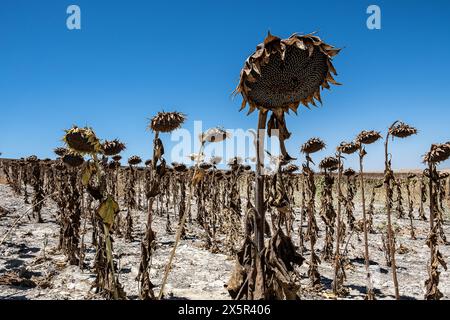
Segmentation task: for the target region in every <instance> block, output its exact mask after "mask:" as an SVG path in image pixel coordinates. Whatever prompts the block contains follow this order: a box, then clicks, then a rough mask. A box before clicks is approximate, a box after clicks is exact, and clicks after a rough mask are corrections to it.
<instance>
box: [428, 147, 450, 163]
mask: <svg viewBox="0 0 450 320" xmlns="http://www.w3.org/2000/svg"><path fill="white" fill-rule="evenodd" d="M448 158H450V143H439V144H432V145H431V148H430V151H429V152H427V154H426V155H425V156H424V162H427V163H435V164H437V163H440V162H444V161H445V160H447V159H448Z"/></svg>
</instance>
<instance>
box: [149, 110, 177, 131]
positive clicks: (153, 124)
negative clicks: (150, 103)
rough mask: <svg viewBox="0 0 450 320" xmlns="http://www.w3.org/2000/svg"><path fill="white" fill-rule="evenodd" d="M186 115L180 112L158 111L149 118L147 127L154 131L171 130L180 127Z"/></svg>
mask: <svg viewBox="0 0 450 320" xmlns="http://www.w3.org/2000/svg"><path fill="white" fill-rule="evenodd" d="M185 120H186V116H185V115H184V114H182V113H180V112H158V114H157V115H156V116H154V117H153V118H152V119H151V120H150V124H149V128H150V129H152V130H153V131H155V132H172V131H173V130H176V129H178V128H180V127H181V125H182V124H183V123H184V121H185Z"/></svg>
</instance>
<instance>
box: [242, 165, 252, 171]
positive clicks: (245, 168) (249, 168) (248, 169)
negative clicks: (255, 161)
mask: <svg viewBox="0 0 450 320" xmlns="http://www.w3.org/2000/svg"><path fill="white" fill-rule="evenodd" d="M251 170H252V167H251V166H250V165H249V164H246V165H244V171H251Z"/></svg>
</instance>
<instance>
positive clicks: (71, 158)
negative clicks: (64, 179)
mask: <svg viewBox="0 0 450 320" xmlns="http://www.w3.org/2000/svg"><path fill="white" fill-rule="evenodd" d="M62 161H63V162H64V163H65V164H67V165H68V166H70V167H72V168H76V167H79V166H81V165H82V164H83V163H84V158H83V156H82V155H80V154H78V153H76V152H73V151H72V152H70V151H69V152H67V153H66V154H65V155H64V156H63V157H62Z"/></svg>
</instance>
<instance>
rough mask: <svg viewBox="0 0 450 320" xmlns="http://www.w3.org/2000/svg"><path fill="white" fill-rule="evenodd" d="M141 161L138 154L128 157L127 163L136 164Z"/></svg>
mask: <svg viewBox="0 0 450 320" xmlns="http://www.w3.org/2000/svg"><path fill="white" fill-rule="evenodd" d="M141 162H142V159H141V157H139V156H131V157H129V158H128V164H129V165H130V166H136V165H138V164H140V163H141Z"/></svg>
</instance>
